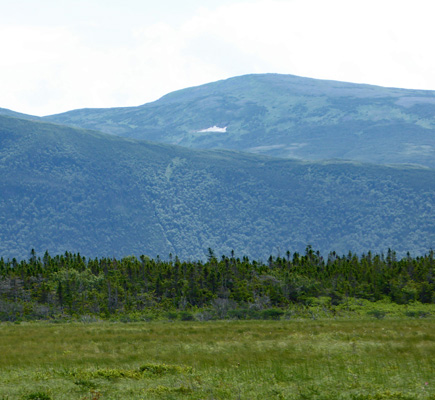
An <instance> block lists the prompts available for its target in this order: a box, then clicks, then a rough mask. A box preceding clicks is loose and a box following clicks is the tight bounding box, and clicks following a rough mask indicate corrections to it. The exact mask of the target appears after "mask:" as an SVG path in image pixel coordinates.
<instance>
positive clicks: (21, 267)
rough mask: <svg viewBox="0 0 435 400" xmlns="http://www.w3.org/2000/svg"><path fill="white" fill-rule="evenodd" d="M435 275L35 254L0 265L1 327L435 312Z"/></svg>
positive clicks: (418, 264)
mask: <svg viewBox="0 0 435 400" xmlns="http://www.w3.org/2000/svg"><path fill="white" fill-rule="evenodd" d="M434 266H435V260H434V252H433V251H432V250H431V251H430V252H429V253H427V254H426V255H424V256H419V257H415V258H414V257H411V256H410V255H409V254H408V255H407V256H406V257H403V258H401V259H398V257H397V256H396V253H395V252H394V251H392V250H388V252H387V253H386V254H371V252H368V253H367V254H363V255H362V256H357V255H356V254H352V253H349V254H347V255H338V254H336V253H335V252H331V253H330V254H329V255H328V256H327V257H322V255H321V254H320V252H318V251H315V250H313V249H312V248H311V246H308V247H307V248H306V250H305V253H304V254H298V253H293V254H292V253H291V252H289V251H288V252H286V253H285V254H284V255H281V256H278V257H273V256H271V257H270V258H269V259H268V260H266V261H258V260H250V259H249V258H248V257H243V258H238V257H236V256H235V255H234V253H233V252H232V253H231V255H230V256H221V257H217V256H216V255H215V254H214V252H213V250H212V249H209V250H208V258H207V260H206V261H205V262H204V261H181V260H180V259H178V257H176V256H175V257H173V256H172V255H169V257H168V259H166V260H162V259H160V258H159V257H157V258H156V259H150V258H148V257H147V256H140V257H139V258H136V257H134V256H130V257H125V258H122V259H116V258H95V259H87V258H86V257H83V256H82V255H80V254H73V253H69V252H66V253H65V254H62V255H56V256H51V255H50V254H49V253H48V252H46V253H45V254H44V255H43V257H42V258H41V257H40V256H37V254H36V253H35V251H34V250H32V251H31V253H30V257H29V259H28V260H22V261H17V260H16V259H15V258H14V259H12V260H10V259H8V260H4V259H3V258H1V259H0V285H1V286H0V320H2V321H20V320H39V319H48V320H50V319H53V320H58V319H63V318H103V319H120V320H124V321H126V322H128V321H135V320H149V319H152V318H154V317H156V316H164V317H167V318H169V319H180V318H181V319H182V320H183V319H184V320H189V319H195V318H196V319H202V320H205V319H225V318H237V319H251V318H253V319H257V318H263V319H270V318H272V319H276V318H280V317H281V316H283V315H289V313H290V314H291V310H293V311H294V310H296V309H299V310H303V309H309V308H310V307H312V306H317V308H319V307H320V306H321V308H322V310H324V311H325V312H328V311H329V312H331V313H334V314H335V313H336V312H337V310H340V309H342V308H344V307H347V309H349V304H350V303H352V302H353V303H352V304H358V302H359V304H370V303H373V302H379V301H383V302H388V303H390V304H394V303H395V304H401V305H409V304H416V303H418V304H421V303H433V302H434V301H435V274H434V272H435V271H434ZM286 313H287V314H286ZM375 316H376V315H375ZM378 316H382V315H381V314H379V315H378Z"/></svg>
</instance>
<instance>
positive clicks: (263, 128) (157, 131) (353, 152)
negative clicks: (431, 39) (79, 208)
mask: <svg viewBox="0 0 435 400" xmlns="http://www.w3.org/2000/svg"><path fill="white" fill-rule="evenodd" d="M44 119H45V120H47V121H53V122H57V123H61V124H66V125H71V126H76V127H81V128H86V129H96V130H99V131H102V132H106V133H110V134H115V135H119V136H123V137H131V138H137V139H145V140H151V141H155V142H161V143H168V144H178V145H181V146H185V147H191V148H203V149H212V148H222V149H231V150H238V151H245V152H252V153H258V154H265V155H271V156H276V157H284V158H299V159H305V160H322V159H343V160H355V161H362V162H372V163H378V164H403V163H404V164H418V165H422V166H427V167H430V168H435V92H434V91H424V90H409V89H397V88H384V87H378V86H372V85H361V84H353V83H346V82H337V81H326V80H317V79H311V78H301V77H297V76H293V75H279V74H259V75H244V76H239V77H234V78H230V79H227V80H222V81H218V82H213V83H209V84H206V85H201V86H197V87H193V88H187V89H183V90H179V91H176V92H173V93H169V94H167V95H165V96H163V97H162V98H161V99H159V100H157V101H155V102H153V103H148V104H144V105H142V106H138V107H126V108H109V109H82V110H74V111H69V112H67V113H63V114H58V115H53V116H48V117H45V118H44ZM212 127H220V128H224V127H225V128H226V129H225V131H224V132H222V131H216V130H215V131H213V130H210V129H209V128H212Z"/></svg>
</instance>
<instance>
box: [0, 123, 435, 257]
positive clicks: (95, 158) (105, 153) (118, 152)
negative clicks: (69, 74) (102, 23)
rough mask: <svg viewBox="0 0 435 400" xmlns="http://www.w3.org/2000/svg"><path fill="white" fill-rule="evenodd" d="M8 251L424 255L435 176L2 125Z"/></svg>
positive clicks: (0, 248)
mask: <svg viewBox="0 0 435 400" xmlns="http://www.w3.org/2000/svg"><path fill="white" fill-rule="evenodd" d="M0 193H1V197H0V255H2V256H3V257H5V259H6V258H13V257H16V258H18V259H19V258H26V257H27V256H28V254H29V251H30V249H31V248H34V249H35V250H36V251H37V253H39V254H41V253H44V252H45V251H46V250H48V251H49V252H50V253H51V254H62V253H64V252H65V251H71V252H74V253H76V252H80V253H82V254H86V255H87V256H88V257H95V256H103V257H108V256H110V257H112V256H115V257H124V256H127V255H136V256H138V255H140V254H146V255H148V256H150V257H155V256H156V255H160V256H161V257H164V258H166V257H167V256H168V255H169V253H172V254H173V255H174V256H175V255H178V256H179V257H180V258H181V259H189V258H190V259H204V258H205V256H206V254H207V249H208V248H213V249H214V250H215V251H216V252H217V253H218V254H229V253H230V252H231V250H234V251H236V253H237V254H240V255H246V256H249V257H255V258H258V259H263V260H266V259H267V258H268V257H269V255H271V254H274V255H277V254H279V253H284V252H286V251H287V250H290V251H292V252H293V251H299V252H301V251H303V249H304V248H305V247H306V245H307V244H311V245H312V246H313V247H314V248H316V249H319V250H320V251H321V252H322V254H327V253H328V252H330V251H331V250H335V251H337V252H338V253H339V254H342V253H343V254H347V252H348V251H352V252H355V253H357V254H362V253H364V252H367V251H368V250H372V251H374V252H379V253H380V252H385V251H386V249H388V248H392V249H394V250H396V251H397V253H398V254H399V255H401V256H402V255H405V254H406V252H408V251H409V252H411V254H412V255H418V254H424V253H425V252H427V251H429V249H430V248H432V247H433V244H434V243H435V209H434V201H433V200H434V198H435V170H431V169H424V168H409V167H382V166H377V165H370V164H357V163H350V162H338V161H336V162H302V161H295V160H284V159H273V158H268V157H264V156H258V155H252V154H242V153H236V152H230V151H200V150H192V149H186V148H182V147H177V146H170V145H163V144H152V143H148V142H144V141H136V140H132V139H126V138H120V137H117V136H113V135H107V134H101V133H98V132H92V131H85V130H79V129H74V128H68V127H62V126H58V125H54V124H47V123H41V122H32V121H27V120H22V119H17V118H11V117H4V116H3V117H0Z"/></svg>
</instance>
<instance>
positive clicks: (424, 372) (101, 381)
mask: <svg viewBox="0 0 435 400" xmlns="http://www.w3.org/2000/svg"><path fill="white" fill-rule="evenodd" d="M434 360H435V320H433V319H432V318H428V319H400V320H399V319H390V320H387V319H384V320H375V319H366V320H289V321H213V322H202V323H200V322H173V323H170V322H151V323H129V324H122V323H108V322H101V323H92V324H83V323H62V324H53V323H22V324H20V325H14V324H1V325H0V399H1V400H6V399H8V400H11V399H41V400H48V399H53V400H54V399H94V400H95V399H101V400H106V399H107V400H108V399H133V400H134V399H352V400H368V399H373V400H378V399H410V400H411V399H435V379H434V377H435V361H434Z"/></svg>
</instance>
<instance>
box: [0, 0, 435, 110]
mask: <svg viewBox="0 0 435 400" xmlns="http://www.w3.org/2000/svg"><path fill="white" fill-rule="evenodd" d="M434 15H435V3H434V1H433V0H328V1H325V0H246V1H242V0H219V1H217V0H183V1H180V0H153V1H148V0H122V1H121V0H116V1H115V0H14V1H11V0H0V107H3V108H9V109H12V110H14V111H19V112H24V113H29V114H34V115H48V114H54V113H58V112H62V111H67V110H71V109H75V108H83V107H115V106H134V105H140V104H143V103H147V102H150V101H154V100H156V99H158V98H159V97H161V96H162V95H164V94H166V93H169V92H171V91H174V90H177V89H181V88H184V87H189V86H195V85H199V84H203V83H207V82H212V81H216V80H219V79H225V78H229V77H232V76H236V75H243V74H249V73H264V72H276V73H283V74H294V75H300V76H306V77H312V78H320V79H334V80H340V81H349V82H358V83H370V84H375V85H382V86H394V87H402V88H414V89H430V90H435V51H434V44H433V42H434V40H435V23H434V21H433V16H434Z"/></svg>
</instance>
